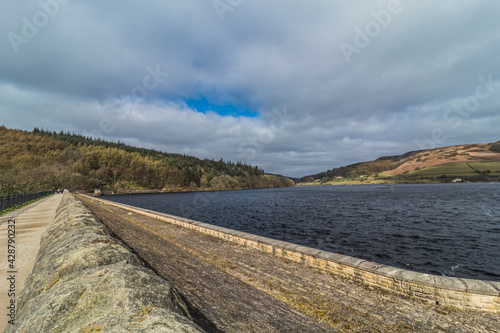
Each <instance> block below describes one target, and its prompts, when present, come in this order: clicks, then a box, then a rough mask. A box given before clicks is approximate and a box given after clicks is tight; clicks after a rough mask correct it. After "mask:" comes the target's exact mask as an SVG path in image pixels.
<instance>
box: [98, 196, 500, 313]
mask: <svg viewBox="0 0 500 333" xmlns="http://www.w3.org/2000/svg"><path fill="white" fill-rule="evenodd" d="M95 200H101V199H95ZM101 201H103V202H105V203H107V204H110V205H114V206H118V207H122V208H126V209H128V210H130V211H133V212H136V213H140V214H144V215H147V216H149V217H153V218H156V219H158V220H161V221H165V222H168V223H172V224H176V225H179V226H182V227H185V228H189V229H193V230H196V231H198V232H201V233H204V234H209V235H212V236H214V237H217V238H220V239H224V240H227V241H231V242H234V243H238V244H241V245H244V246H248V247H251V248H255V249H258V250H260V251H263V252H268V253H273V254H274V255H276V256H278V257H282V258H285V259H289V260H293V261H295V262H300V263H303V264H304V265H307V266H310V267H314V268H317V269H320V270H323V271H327V272H330V273H332V274H335V275H338V276H342V277H345V278H348V279H353V280H356V281H360V282H363V283H365V284H368V285H371V286H375V287H379V288H382V289H384V290H387V291H390V292H394V293H397V294H400V295H404V296H409V297H413V298H416V299H420V300H423V301H426V302H430V303H434V304H438V305H449V306H455V307H457V308H461V309H473V310H480V311H491V312H497V313H500V282H498V281H482V280H473V279H463V278H456V277H445V276H438V275H431V274H424V273H418V272H413V271H409V270H404V269H400V268H396V267H391V266H386V265H383V264H377V263H374V262H370V261H366V260H363V259H358V258H353V257H349V256H345V255H340V254H336V253H331V252H327V251H322V250H318V249H314V248H310V247H306V246H302V245H297V244H293V243H288V242H284V241H279V240H275V239H271V238H267V237H262V236H257V235H253V234H249V233H245V232H240V231H236V230H232V229H228V228H223V227H218V226H214V225H211V224H207V223H203V222H198V221H194V220H190V219H185V218H182V217H177V216H173V215H169V214H163V213H159V212H155V211H151V210H147V209H141V208H137V207H133V206H129V205H125V204H118V203H114V202H110V201H106V200H101Z"/></svg>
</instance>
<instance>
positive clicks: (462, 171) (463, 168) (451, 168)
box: [405, 162, 500, 177]
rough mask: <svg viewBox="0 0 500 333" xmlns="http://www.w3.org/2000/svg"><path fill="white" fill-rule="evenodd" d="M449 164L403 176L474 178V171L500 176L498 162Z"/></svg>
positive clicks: (499, 163) (411, 172)
mask: <svg viewBox="0 0 500 333" xmlns="http://www.w3.org/2000/svg"><path fill="white" fill-rule="evenodd" d="M468 164H469V165H470V166H469V165H467V163H465V162H463V163H449V164H443V165H438V166H434V167H429V168H425V169H420V170H414V171H409V172H407V173H405V176H415V177H439V176H441V175H446V176H450V177H463V176H474V175H476V174H477V173H476V172H474V170H479V171H486V170H490V171H491V173H490V174H491V175H495V176H496V175H500V172H499V171H500V162H475V163H468Z"/></svg>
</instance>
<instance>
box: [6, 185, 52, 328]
mask: <svg viewBox="0 0 500 333" xmlns="http://www.w3.org/2000/svg"><path fill="white" fill-rule="evenodd" d="M61 199H62V195H57V194H55V195H51V196H49V197H47V198H45V199H41V200H39V201H36V202H34V203H32V204H30V205H28V206H25V207H22V208H20V209H18V210H15V211H12V212H9V213H7V214H5V215H2V216H0V332H3V330H4V328H5V327H6V325H7V324H8V320H9V319H10V318H9V316H8V314H9V313H10V310H9V308H8V307H9V306H10V307H12V304H13V305H14V306H17V298H18V297H19V294H20V292H21V290H22V288H23V286H24V282H25V280H26V278H27V277H28V275H29V274H30V273H31V271H32V269H33V265H34V263H35V260H36V256H37V254H38V250H39V248H40V238H41V236H42V234H43V233H44V232H45V230H47V229H48V228H49V227H50V226H51V225H52V222H53V221H54V218H55V216H56V210H57V207H58V206H59V203H60V202H61ZM9 245H10V246H9ZM9 254H10V257H9Z"/></svg>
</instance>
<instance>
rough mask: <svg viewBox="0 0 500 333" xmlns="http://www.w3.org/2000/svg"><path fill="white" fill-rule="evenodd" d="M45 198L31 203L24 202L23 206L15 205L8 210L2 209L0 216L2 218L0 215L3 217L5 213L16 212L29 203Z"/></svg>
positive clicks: (29, 202)
mask: <svg viewBox="0 0 500 333" xmlns="http://www.w3.org/2000/svg"><path fill="white" fill-rule="evenodd" d="M49 195H52V194H49ZM46 197H47V196H44V197H41V198H38V199H35V200H31V201H28V202H25V203H23V204H21V205H15V206H13V207H10V208H7V209H4V210H2V211H0V216H2V215H4V214H7V213H9V212H12V211H15V210H17V209H19V208H22V207H24V206H27V205H29V204H31V203H33V202H36V201H38V200H41V199H43V198H46Z"/></svg>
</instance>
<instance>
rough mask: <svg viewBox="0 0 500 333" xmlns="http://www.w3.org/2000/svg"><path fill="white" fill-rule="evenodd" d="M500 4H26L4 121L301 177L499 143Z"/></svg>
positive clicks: (4, 93)
mask: <svg viewBox="0 0 500 333" xmlns="http://www.w3.org/2000/svg"><path fill="white" fill-rule="evenodd" d="M499 13H500V2H499V1H497V0H483V1H474V0H442V1H430V0H419V1H411V0H400V1H397V0H388V1H373V0H369V1H368V0H358V1H337V0H325V1H319V0H318V1H314V0H313V1H304V0H294V1H290V0H275V1H264V0H262V1H261V0H215V1H213V0H184V1H174V0H149V1H129V0H119V1H118V0H107V1H95V0H87V1H78V0H37V1H31V0H25V1H13V0H9V1H4V2H3V3H2V11H1V14H0V17H1V19H0V124H3V125H5V126H7V127H9V128H20V129H25V130H32V129H33V128H34V127H35V126H37V127H43V128H46V129H50V130H56V131H60V130H64V131H70V132H73V131H74V132H77V133H81V134H85V135H91V136H94V137H102V138H105V139H109V140H121V141H124V142H126V143H128V144H132V145H136V146H144V147H150V148H156V149H159V150H162V151H167V152H176V153H182V154H189V155H194V156H197V157H200V158H215V159H220V158H221V157H222V158H224V159H225V160H232V161H236V160H239V161H243V162H246V163H251V164H254V165H255V164H256V165H259V166H261V167H263V168H264V169H265V170H266V171H267V172H270V173H279V174H284V175H288V176H305V175H308V174H312V173H316V172H320V171H325V170H327V169H332V168H334V167H339V166H342V165H346V164H350V163H354V162H360V161H365V160H371V159H374V158H377V157H379V156H383V155H393V154H401V153H404V152H407V151H410V150H417V149H424V148H432V147H438V146H445V145H454V144H463V143H478V142H493V141H497V140H500V131H499V128H500V112H499V111H500V62H499V60H498V59H500V20H499V19H498V14H499Z"/></svg>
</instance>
